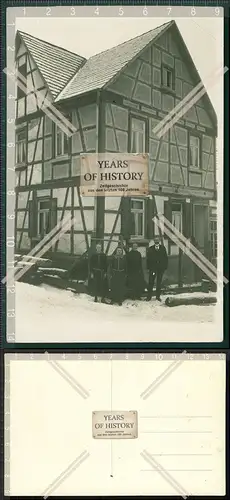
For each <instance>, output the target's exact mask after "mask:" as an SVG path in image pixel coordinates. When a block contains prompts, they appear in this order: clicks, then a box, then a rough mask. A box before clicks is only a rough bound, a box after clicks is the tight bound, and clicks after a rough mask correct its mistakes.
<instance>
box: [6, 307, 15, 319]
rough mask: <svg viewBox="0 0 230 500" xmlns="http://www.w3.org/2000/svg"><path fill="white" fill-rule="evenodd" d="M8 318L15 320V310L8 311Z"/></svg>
mask: <svg viewBox="0 0 230 500" xmlns="http://www.w3.org/2000/svg"><path fill="white" fill-rule="evenodd" d="M7 317H8V318H15V309H9V310H8V311H7Z"/></svg>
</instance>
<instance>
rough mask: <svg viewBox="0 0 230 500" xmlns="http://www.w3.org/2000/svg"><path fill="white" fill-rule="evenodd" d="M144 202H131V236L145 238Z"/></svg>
mask: <svg viewBox="0 0 230 500" xmlns="http://www.w3.org/2000/svg"><path fill="white" fill-rule="evenodd" d="M144 208H145V206H144V200H133V199H132V200H131V233H132V234H131V236H132V237H134V238H144V236H145V234H144V223H145V220H144V217H145V213H144Z"/></svg>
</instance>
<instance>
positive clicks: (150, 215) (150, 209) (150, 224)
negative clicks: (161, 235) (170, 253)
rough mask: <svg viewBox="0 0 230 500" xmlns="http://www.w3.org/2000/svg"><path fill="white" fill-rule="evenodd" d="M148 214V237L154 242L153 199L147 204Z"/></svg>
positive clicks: (149, 199) (147, 201)
mask: <svg viewBox="0 0 230 500" xmlns="http://www.w3.org/2000/svg"><path fill="white" fill-rule="evenodd" d="M145 212H146V236H147V239H148V240H152V238H153V236H154V222H153V217H154V215H155V214H154V203H153V199H152V198H148V199H147V200H146V202H145Z"/></svg>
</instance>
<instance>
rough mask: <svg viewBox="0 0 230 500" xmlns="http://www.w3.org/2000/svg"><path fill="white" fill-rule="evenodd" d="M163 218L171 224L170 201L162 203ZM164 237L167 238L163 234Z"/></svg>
mask: <svg viewBox="0 0 230 500" xmlns="http://www.w3.org/2000/svg"><path fill="white" fill-rule="evenodd" d="M164 217H165V218H166V219H168V221H169V222H171V223H172V205H171V201H170V200H169V201H165V202H164ZM164 237H165V238H168V235H167V234H166V233H165V234H164Z"/></svg>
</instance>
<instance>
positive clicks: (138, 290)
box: [127, 243, 145, 300]
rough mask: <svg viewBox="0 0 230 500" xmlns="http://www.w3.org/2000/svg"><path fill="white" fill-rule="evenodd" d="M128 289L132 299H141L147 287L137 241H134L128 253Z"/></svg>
mask: <svg viewBox="0 0 230 500" xmlns="http://www.w3.org/2000/svg"><path fill="white" fill-rule="evenodd" d="M127 275H128V289H129V290H130V294H131V299H132V300H139V299H140V298H141V294H142V292H143V290H144V288H145V282H144V274H143V268H142V257H141V253H140V252H139V251H138V245H137V243H133V245H132V250H130V252H129V253H128V254H127Z"/></svg>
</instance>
